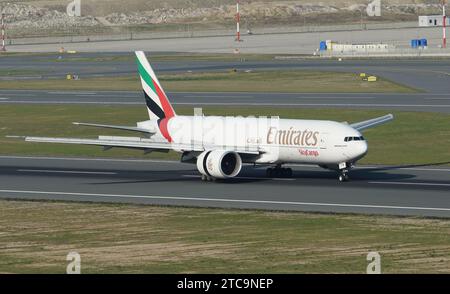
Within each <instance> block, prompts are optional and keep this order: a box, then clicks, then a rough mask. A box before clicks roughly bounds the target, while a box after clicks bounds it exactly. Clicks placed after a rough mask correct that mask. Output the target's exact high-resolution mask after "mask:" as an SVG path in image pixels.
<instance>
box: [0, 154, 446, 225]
mask: <svg viewBox="0 0 450 294" xmlns="http://www.w3.org/2000/svg"><path fill="white" fill-rule="evenodd" d="M293 168H294V177H293V178H290V179H282V178H274V179H269V178H266V177H265V176H264V175H265V172H264V168H257V169H253V168H252V167H250V166H247V167H245V168H244V170H243V171H242V173H241V174H240V175H239V177H238V178H237V179H233V180H231V181H229V182H216V183H212V182H202V181H201V180H200V178H199V176H198V172H197V171H196V169H195V166H194V165H189V164H182V163H178V162H170V161H157V160H156V161H155V160H125V159H117V160H112V159H83V158H74V159H69V158H45V157H37V158H36V157H11V156H3V157H0V198H16V199H52V200H73V201H94V202H120V203H135V204H157V205H182V206H195V207H223V208H241V209H263V210H266V209H267V210H287V211H311V212H335V213H367V214H389V215H412V216H430V217H445V218H448V217H450V193H449V192H450V177H449V175H450V168H449V167H448V166H445V165H443V166H409V167H388V166H377V167H373V166H361V167H358V168H356V169H354V170H353V171H352V172H351V174H350V176H351V181H350V182H346V183H339V182H338V181H337V179H336V174H335V173H334V172H331V171H327V170H323V169H320V168H316V167H310V166H293Z"/></svg>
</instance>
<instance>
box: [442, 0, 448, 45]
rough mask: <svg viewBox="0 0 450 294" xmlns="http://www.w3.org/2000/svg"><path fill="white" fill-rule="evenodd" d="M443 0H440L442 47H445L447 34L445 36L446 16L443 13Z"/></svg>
mask: <svg viewBox="0 0 450 294" xmlns="http://www.w3.org/2000/svg"><path fill="white" fill-rule="evenodd" d="M445 2H446V1H445V0H442V48H446V47H447V36H446V26H447V16H446V15H445V4H446V3H445Z"/></svg>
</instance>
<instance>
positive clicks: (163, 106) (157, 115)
mask: <svg viewBox="0 0 450 294" xmlns="http://www.w3.org/2000/svg"><path fill="white" fill-rule="evenodd" d="M135 53H136V62H137V66H138V70H139V76H140V77H141V83H142V89H143V90H144V96H145V103H146V104H147V110H148V115H149V117H150V119H153V120H163V119H165V118H166V119H169V118H171V117H173V116H175V115H176V114H175V111H174V110H173V107H172V105H171V104H170V102H169V99H167V95H166V93H165V92H164V90H163V88H162V87H161V84H160V83H159V81H158V78H157V77H156V75H155V73H154V72H153V69H152V67H151V66H150V63H149V62H148V60H147V58H146V57H145V54H144V52H142V51H136V52H135Z"/></svg>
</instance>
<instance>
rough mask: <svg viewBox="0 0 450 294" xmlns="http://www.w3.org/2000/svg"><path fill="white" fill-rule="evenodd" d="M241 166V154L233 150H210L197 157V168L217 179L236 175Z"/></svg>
mask: <svg viewBox="0 0 450 294" xmlns="http://www.w3.org/2000/svg"><path fill="white" fill-rule="evenodd" d="M241 168H242V159H241V156H240V155H239V154H238V153H236V152H234V151H225V150H210V151H204V152H203V153H201V154H200V155H199V156H198V157H197V169H198V171H199V172H200V173H201V174H203V175H205V176H210V177H213V178H217V179H225V178H232V177H235V176H237V174H239V172H240V171H241Z"/></svg>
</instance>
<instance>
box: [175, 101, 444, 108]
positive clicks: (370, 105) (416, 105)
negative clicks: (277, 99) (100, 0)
mask: <svg viewBox="0 0 450 294" xmlns="http://www.w3.org/2000/svg"><path fill="white" fill-rule="evenodd" d="M172 104H178V105H193V104H195V105H231V106H234V105H235V106H239V105H251V106H346V107H348V106H350V107H450V104H449V105H442V104H441V105H438V104H432V105H425V104H369V103H367V104H364V103H264V102H261V103H260V102H254V103H252V102H248V103H245V102H242V103H241V102H236V103H233V102H177V103H172Z"/></svg>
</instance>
